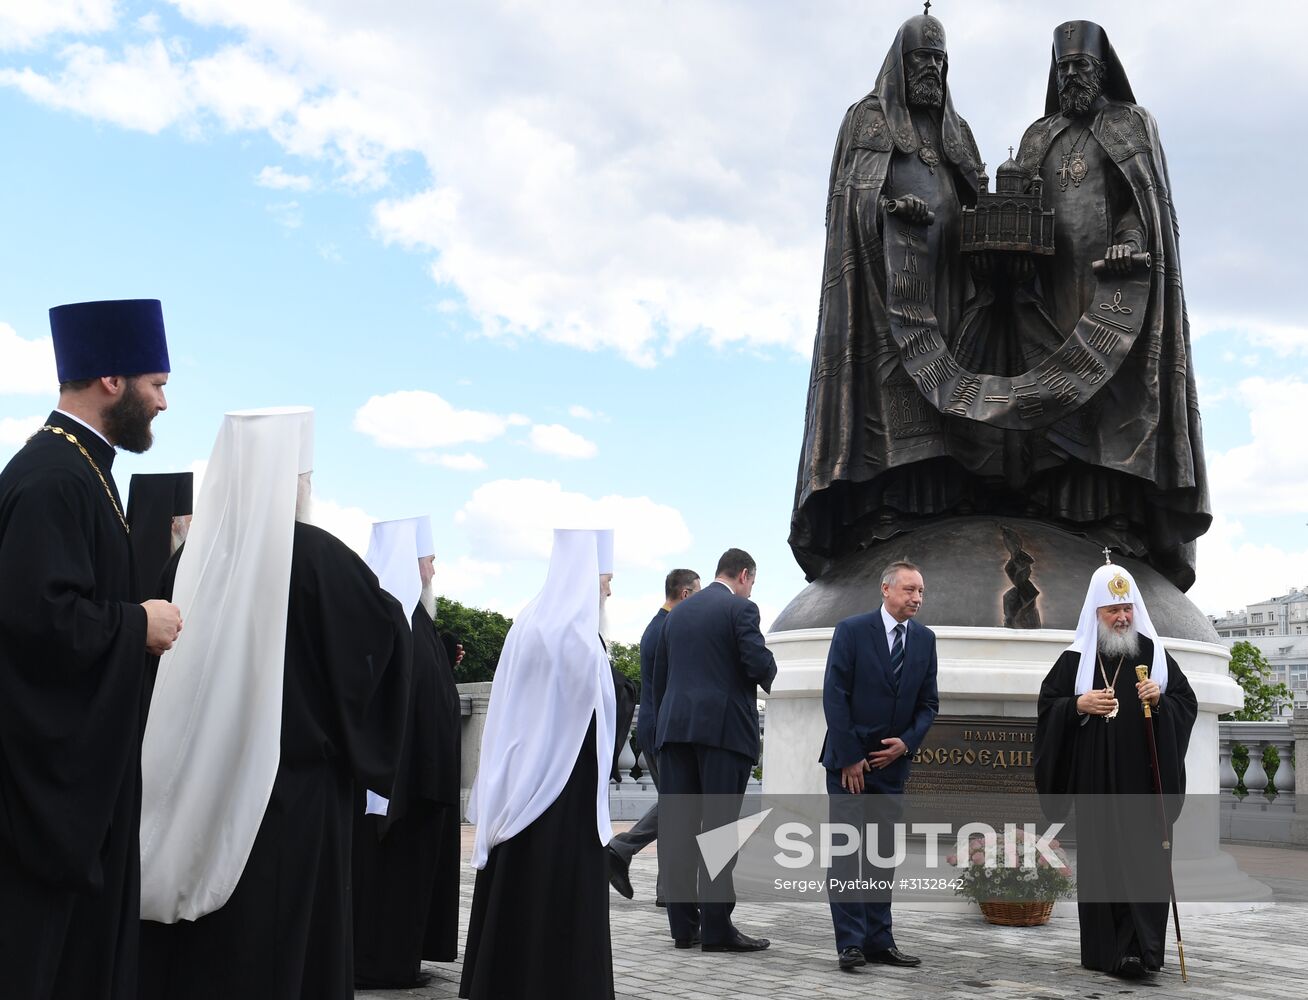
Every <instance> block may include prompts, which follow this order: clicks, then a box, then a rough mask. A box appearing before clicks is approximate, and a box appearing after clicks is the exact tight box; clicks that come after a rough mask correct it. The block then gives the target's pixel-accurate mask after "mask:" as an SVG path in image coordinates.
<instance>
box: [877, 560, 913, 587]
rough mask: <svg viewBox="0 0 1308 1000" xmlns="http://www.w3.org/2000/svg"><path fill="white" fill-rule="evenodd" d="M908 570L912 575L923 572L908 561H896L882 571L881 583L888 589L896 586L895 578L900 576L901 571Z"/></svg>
mask: <svg viewBox="0 0 1308 1000" xmlns="http://www.w3.org/2000/svg"><path fill="white" fill-rule="evenodd" d="M901 569H906V570H908V571H910V572H912V573H921V572H922V570H921V569H919V568H918V567H917V566H915V565H914V564H913V563H911V562H909V561H908V560H907V559H896V560H895V561H894V562H892V563H891V564H890V565H889V566H887V567H886V568H885V569H883V570H882V571H881V582H882V583H883V584H884V585H885V586H887V587H893V586H894V585H895V578H896V577H897V576H899V571H900V570H901Z"/></svg>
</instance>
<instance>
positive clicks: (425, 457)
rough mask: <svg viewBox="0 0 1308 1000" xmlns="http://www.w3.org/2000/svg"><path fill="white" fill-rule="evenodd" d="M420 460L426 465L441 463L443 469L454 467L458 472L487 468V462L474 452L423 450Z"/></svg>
mask: <svg viewBox="0 0 1308 1000" xmlns="http://www.w3.org/2000/svg"><path fill="white" fill-rule="evenodd" d="M418 461H419V462H422V463H423V464H424V465H439V466H440V467H441V468H442V469H453V470H454V471H456V472H480V471H481V470H482V469H484V468H486V462H485V461H484V460H483V459H481V458H478V457H477V456H476V455H474V454H472V452H464V453H463V454H461V455H450V454H442V453H437V452H423V453H422V454H420V455H419V456H418Z"/></svg>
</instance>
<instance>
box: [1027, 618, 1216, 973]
mask: <svg viewBox="0 0 1308 1000" xmlns="http://www.w3.org/2000/svg"><path fill="white" fill-rule="evenodd" d="M1103 659H1104V666H1103V668H1102V669H1106V671H1107V673H1108V677H1109V679H1110V680H1111V679H1112V677H1113V674H1114V673H1117V683H1116V684H1115V685H1114V693H1115V694H1116V696H1117V703H1118V714H1117V717H1116V718H1114V719H1106V718H1105V717H1103V716H1094V715H1087V716H1084V717H1082V716H1079V715H1078V714H1077V711H1076V699H1077V696H1076V694H1075V685H1076V672H1077V668H1078V666H1079V665H1080V653H1077V652H1073V651H1069V652H1065V653H1063V655H1062V656H1060V657H1059V658H1058V660H1057V662H1055V663H1054V666H1053V669H1051V670H1050V671H1049V674H1048V676H1046V677H1045V680H1044V683H1043V684H1042V685H1041V687H1040V703H1039V718H1038V720H1037V723H1036V742H1035V779H1036V789H1037V791H1038V792H1039V793H1040V794H1041V795H1042V796H1051V797H1056V798H1055V799H1053V801H1055V802H1057V803H1058V804H1057V805H1056V806H1055V809H1054V811H1055V812H1058V813H1061V812H1065V810H1066V807H1067V805H1068V804H1070V803H1075V807H1076V837H1077V842H1076V879H1077V894H1078V896H1081V897H1083V898H1082V899H1079V900H1078V902H1077V914H1078V916H1079V918H1080V924H1081V964H1082V965H1083V966H1085V967H1086V968H1087V969H1099V970H1102V971H1105V972H1113V971H1115V970H1116V969H1117V968H1118V966H1119V965H1121V963H1122V960H1123V959H1124V958H1126V957H1128V956H1135V957H1138V958H1140V960H1141V961H1142V962H1143V964H1144V966H1145V968H1146V969H1160V968H1162V966H1163V955H1164V951H1165V945H1166V935H1167V913H1168V903H1167V895H1166V882H1165V877H1166V867H1165V866H1166V865H1167V864H1168V863H1169V862H1168V858H1167V855H1166V853H1165V852H1164V851H1163V848H1162V841H1163V834H1162V832H1161V831H1160V830H1159V829H1158V817H1157V812H1156V804H1155V803H1154V801H1153V800H1154V798H1155V791H1154V782H1153V768H1152V764H1151V762H1150V754H1149V744H1148V736H1147V734H1146V731H1145V728H1144V726H1145V721H1144V713H1143V710H1142V708H1141V705H1140V699H1139V697H1138V695H1137V694H1136V689H1135V685H1136V675H1135V665H1136V664H1137V663H1145V664H1148V663H1150V662H1152V660H1153V643H1152V642H1151V641H1150V640H1149V639H1147V638H1145V637H1144V636H1141V637H1140V649H1139V651H1138V653H1137V655H1135V656H1132V657H1128V658H1126V659H1125V661H1124V662H1122V664H1121V670H1120V672H1118V671H1117V662H1116V658H1110V657H1104V658H1103ZM1102 669H1101V668H1100V667H1099V666H1098V665H1097V666H1096V668H1095V683H1094V687H1095V688H1105V687H1107V686H1108V685H1107V684H1105V683H1104V677H1103V675H1102ZM1197 712H1198V704H1197V702H1196V700H1195V695H1194V691H1193V690H1192V689H1191V687H1190V682H1189V681H1188V680H1186V677H1185V674H1183V673H1182V672H1181V668H1180V667H1179V666H1177V663H1176V661H1175V660H1173V659H1172V657H1171V656H1170V655H1168V656H1167V690H1166V691H1165V692H1164V693H1163V696H1162V698H1161V699H1160V700H1159V704H1158V708H1157V709H1155V710H1154V714H1153V725H1154V738H1155V740H1156V742H1157V746H1158V766H1159V772H1160V774H1161V777H1162V788H1163V792H1164V795H1165V796H1166V797H1167V802H1168V810H1167V813H1168V831H1167V833H1166V837H1167V839H1168V840H1169V841H1170V839H1171V824H1172V823H1174V822H1175V820H1176V816H1177V814H1178V813H1179V806H1180V801H1181V797H1182V796H1183V795H1184V794H1185V752H1186V748H1187V747H1188V746H1189V744H1190V730H1191V729H1192V728H1193V726H1194V721H1195V715H1196V714H1197ZM1063 796H1068V798H1066V799H1063V798H1062V797H1063ZM1095 899H1098V900H1113V901H1106V902H1097V901H1088V900H1095Z"/></svg>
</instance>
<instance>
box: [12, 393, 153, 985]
mask: <svg viewBox="0 0 1308 1000" xmlns="http://www.w3.org/2000/svg"><path fill="white" fill-rule="evenodd" d="M48 423H49V424H51V425H53V426H57V427H61V428H63V429H64V430H66V431H67V432H68V433H69V434H72V435H73V436H74V437H76V438H77V440H78V441H79V442H81V443H82V444H83V445H85V447H86V449H87V452H88V453H89V454H90V455H91V456H92V458H93V459H94V460H95V463H96V465H98V466H99V468H100V471H101V472H102V473H103V474H104V481H103V482H102V481H101V478H100V476H99V475H98V474H97V473H96V472H95V470H94V469H93V468H92V466H91V463H90V462H89V461H88V460H87V459H86V458H85V457H84V456H83V455H82V454H81V452H80V451H79V450H78V448H77V446H76V445H74V444H72V443H71V442H69V441H68V440H66V439H65V438H62V437H59V436H57V435H55V434H52V433H50V432H49V431H43V432H41V433H39V434H37V435H36V436H35V437H33V438H32V439H31V440H30V441H28V443H27V444H26V445H25V446H24V447H23V448H22V450H21V451H19V452H18V454H17V455H15V456H14V458H13V459H12V460H11V461H10V462H9V464H8V465H7V466H6V467H5V470H4V472H3V473H0V968H2V969H3V970H4V972H3V975H4V987H3V989H2V990H0V993H3V994H4V995H5V996H6V997H14V998H21V1000H31V998H40V1000H46V998H70V1000H71V998H75V1000H110V998H112V1000H135V997H136V973H137V966H136V961H137V926H138V916H139V913H140V847H139V829H140V811H141V733H142V721H143V720H142V705H141V699H142V691H143V687H144V676H145V664H146V653H145V634H146V615H145V611H144V609H143V608H141V606H140V605H139V604H137V603H136V601H138V600H139V598H140V595H139V594H138V593H137V587H136V583H135V574H134V571H133V567H132V554H131V547H130V545H129V543H128V534H127V530H126V529H125V528H124V526H123V523H122V521H121V520H120V518H119V515H118V514H117V513H116V512H115V510H114V503H117V504H118V507H119V509H120V510H121V508H122V501H121V499H120V498H119V496H118V492H117V487H116V486H115V484H114V481H113V478H112V469H113V460H114V450H113V448H112V447H110V446H109V445H108V444H107V443H106V442H105V441H104V440H102V439H101V438H100V437H98V436H97V435H96V434H95V433H94V432H92V431H90V430H88V429H87V428H85V427H83V426H82V425H81V424H79V423H77V421H75V420H71V419H69V418H68V417H65V416H63V415H61V414H59V413H52V414H51V415H50V418H49V420H48ZM106 487H107V488H108V489H109V490H112V491H113V496H114V500H113V501H112V502H111V501H110V498H109V494H108V493H107V492H106Z"/></svg>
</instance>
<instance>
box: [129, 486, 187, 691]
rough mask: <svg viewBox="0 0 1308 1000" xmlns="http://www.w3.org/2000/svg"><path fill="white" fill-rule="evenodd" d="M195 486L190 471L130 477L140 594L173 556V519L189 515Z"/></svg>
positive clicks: (149, 588)
mask: <svg viewBox="0 0 1308 1000" xmlns="http://www.w3.org/2000/svg"><path fill="white" fill-rule="evenodd" d="M194 484H195V476H194V474H193V473H190V472H155V473H145V474H143V473H139V472H138V473H137V474H136V475H134V476H133V477H132V482H131V488H130V489H129V490H128V494H127V523H128V524H129V525H131V527H132V558H133V559H134V560H135V561H136V578H137V579H138V580H139V581H140V582H141V590H142V592H143V593H147V594H149V593H153V592H154V591H155V590H157V589H158V587H159V578H160V576H162V575H163V570H164V567H165V566H166V565H168V560H169V558H170V557H171V556H172V554H173V518H175V517H181V516H183V515H185V514H190V513H191V509H192V503H191V501H192V493H193V491H194ZM151 686H153V684H152V685H151Z"/></svg>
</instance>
